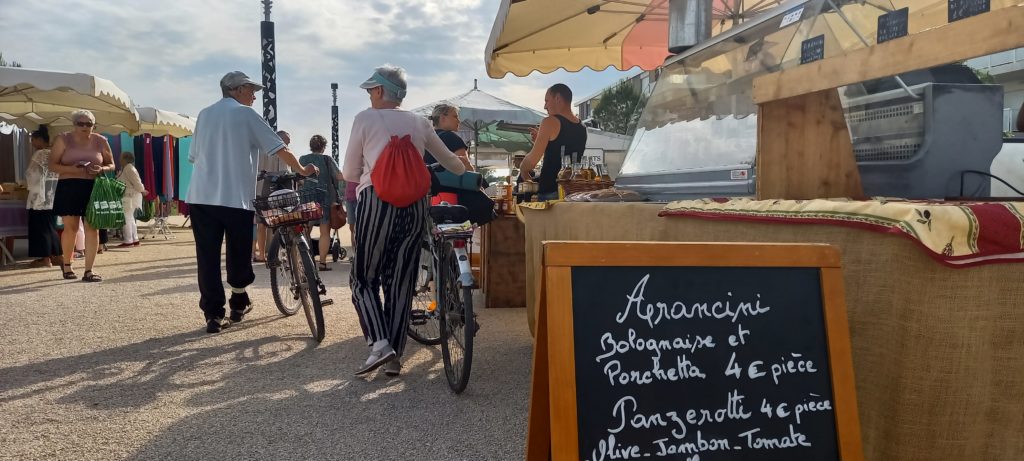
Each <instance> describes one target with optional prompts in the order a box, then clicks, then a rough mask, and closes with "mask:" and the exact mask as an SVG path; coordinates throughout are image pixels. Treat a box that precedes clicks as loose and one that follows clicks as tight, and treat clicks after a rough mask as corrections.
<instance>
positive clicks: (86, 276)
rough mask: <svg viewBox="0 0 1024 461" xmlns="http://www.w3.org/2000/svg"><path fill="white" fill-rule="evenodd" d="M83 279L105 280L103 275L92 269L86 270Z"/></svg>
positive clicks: (84, 280)
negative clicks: (95, 272)
mask: <svg viewBox="0 0 1024 461" xmlns="http://www.w3.org/2000/svg"><path fill="white" fill-rule="evenodd" d="M82 281H83V282H102V281H103V277H100V276H98V275H96V274H94V273H93V272H92V271H85V273H84V274H82Z"/></svg>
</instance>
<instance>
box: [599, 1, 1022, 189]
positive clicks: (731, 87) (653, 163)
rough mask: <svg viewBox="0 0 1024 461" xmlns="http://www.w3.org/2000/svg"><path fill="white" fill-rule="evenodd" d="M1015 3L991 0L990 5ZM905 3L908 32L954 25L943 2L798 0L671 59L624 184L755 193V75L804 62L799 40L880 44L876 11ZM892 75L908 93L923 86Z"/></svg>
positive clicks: (844, 49) (837, 45)
mask: <svg viewBox="0 0 1024 461" xmlns="http://www.w3.org/2000/svg"><path fill="white" fill-rule="evenodd" d="M1013 4H1015V2H1014V1H1010V0H992V2H991V8H992V9H993V10H995V9H998V8H1002V7H1006V6H1011V5H1013ZM904 7H906V8H909V14H908V20H907V31H908V33H909V34H914V33H916V32H920V31H922V30H925V29H929V28H933V27H937V26H941V25H944V24H946V23H947V1H946V0H938V1H936V0H917V1H878V0H869V1H862V2H841V1H832V0H794V1H790V2H785V3H783V4H782V5H780V6H779V7H777V8H774V9H772V10H769V11H766V12H764V13H763V14H761V15H759V16H757V17H755V18H752V19H750V20H748V21H747V22H745V23H742V24H740V25H738V26H735V27H733V28H731V29H728V30H726V31H724V32H722V33H720V34H719V35H717V36H715V37H712V38H711V39H710V40H708V41H707V42H705V43H703V44H701V45H698V46H696V47H694V48H692V49H690V50H688V51H687V52H685V53H683V54H680V55H677V56H674V57H672V58H669V59H668V60H667V61H666V63H665V65H664V66H663V67H662V69H661V72H660V75H659V77H658V80H657V83H656V84H655V87H654V91H653V92H652V94H651V96H650V98H649V99H648V101H647V105H646V106H645V107H644V109H643V112H642V114H641V116H640V119H639V122H638V126H637V130H636V133H635V135H634V137H633V140H632V144H631V146H630V149H629V153H628V155H627V156H626V159H625V161H624V163H623V166H622V171H621V173H620V176H619V178H618V185H619V186H621V187H624V188H629V189H633V190H636V191H638V192H641V193H643V194H645V195H647V196H648V197H650V198H651V199H653V200H675V199H685V198H699V197H715V196H749V195H753V194H754V193H755V189H754V185H755V179H756V165H755V163H756V162H755V158H756V150H757V136H758V124H757V105H756V104H755V103H754V101H753V99H752V98H751V95H752V91H753V82H754V79H755V78H757V77H759V76H762V75H765V74H768V73H771V72H776V71H779V70H783V69H787V68H791V67H795V66H798V65H800V61H801V46H802V44H803V42H804V41H805V40H808V39H810V38H814V37H819V36H822V38H823V40H824V47H823V58H826V59H827V58H829V57H833V56H839V55H843V54H845V53H848V52H850V51H852V50H856V49H859V48H864V47H866V46H871V45H874V43H875V38H876V28H877V23H878V17H879V16H880V15H882V14H885V13H889V12H892V11H895V10H899V9H901V8H904ZM890 80H891V81H892V83H893V85H894V86H895V87H896V88H898V89H901V90H902V91H906V92H908V93H907V94H908V95H910V96H911V97H918V98H919V97H921V95H922V94H923V91H922V90H921V89H920V88H917V89H916V90H915V89H911V88H909V87H908V86H907V85H906V84H905V83H904V82H903V81H902V80H897V78H895V77H894V78H890ZM866 83H867V82H865V84H866ZM950 83H975V82H960V81H956V82H950ZM872 84H875V85H877V82H876V83H872ZM872 91H873V90H872V89H871V88H865V87H864V84H857V85H852V86H850V87H845V88H841V89H840V92H839V94H840V96H841V97H842V98H843V101H844V106H845V105H846V102H847V100H848V96H849V97H860V96H864V95H865V94H869V93H871V92H872ZM796 129H799V128H796ZM762 135H763V136H771V135H772V134H771V133H762Z"/></svg>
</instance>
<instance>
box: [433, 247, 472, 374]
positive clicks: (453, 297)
mask: <svg viewBox="0 0 1024 461" xmlns="http://www.w3.org/2000/svg"><path fill="white" fill-rule="evenodd" d="M438 277H439V279H438V286H439V293H438V295H439V296H438V298H440V311H441V318H440V320H441V338H442V341H441V358H442V359H443V360H444V373H445V375H446V376H447V377H448V387H449V388H451V390H452V392H454V393H456V394H461V393H462V391H464V390H466V385H467V384H469V372H470V370H471V368H472V365H473V335H474V333H475V330H476V321H475V319H474V317H473V290H472V289H471V288H469V287H464V286H462V284H461V283H459V261H458V257H457V255H456V254H455V248H454V247H453V246H452V242H444V247H443V248H442V250H441V261H440V264H439V267H438Z"/></svg>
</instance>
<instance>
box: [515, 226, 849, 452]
mask: <svg viewBox="0 0 1024 461" xmlns="http://www.w3.org/2000/svg"><path fill="white" fill-rule="evenodd" d="M543 266H544V274H545V275H544V279H543V280H544V281H543V284H542V285H541V298H542V299H543V301H542V304H541V305H540V306H539V307H538V312H537V314H538V324H537V335H536V342H535V344H534V361H533V368H534V369H533V379H532V388H531V397H530V420H529V421H530V422H529V427H528V430H527V460H528V461H535V460H540V461H548V460H553V461H610V460H622V459H649V460H666V461H667V460H686V461H726V460H728V461H736V460H744V461H863V460H864V456H863V450H862V447H861V439H860V424H859V421H858V417H857V404H856V389H855V386H854V376H853V363H852V356H851V350H850V340H849V326H848V324H847V316H846V308H845V300H844V296H845V295H844V294H843V288H842V269H841V267H840V261H839V251H838V250H837V249H836V248H835V247H831V246H828V245H814V244H807V245H804V244H753V243H750V244H747V243H742V244H729V243H717V244H705V243H675V242H673V243H668V242H545V243H544V261H543Z"/></svg>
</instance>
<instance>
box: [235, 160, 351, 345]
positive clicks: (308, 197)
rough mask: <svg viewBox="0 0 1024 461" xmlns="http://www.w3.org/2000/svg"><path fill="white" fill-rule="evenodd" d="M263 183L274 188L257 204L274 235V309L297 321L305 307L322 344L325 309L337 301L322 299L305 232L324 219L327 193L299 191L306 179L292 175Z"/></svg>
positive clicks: (270, 256)
mask: <svg viewBox="0 0 1024 461" xmlns="http://www.w3.org/2000/svg"><path fill="white" fill-rule="evenodd" d="M259 179H262V180H265V181H269V182H270V191H271V192H270V194H269V195H267V196H265V197H264V196H261V197H257V198H256V199H255V200H253V202H252V204H253V208H255V209H256V211H257V216H258V217H259V219H260V220H261V221H262V222H263V223H264V224H265V225H266V226H267V227H268V228H270V229H273V231H274V234H273V236H272V237H271V239H270V242H269V243H268V245H267V268H269V269H270V289H271V292H272V293H273V296H274V304H275V305H277V310H279V311H281V313H282V314H284V315H286V316H292V315H295V313H296V312H298V310H299V307H300V306H301V307H302V309H303V311H304V312H305V314H306V321H307V322H308V323H309V330H310V332H311V333H312V334H313V339H314V340H316V341H317V342H321V341H323V339H324V311H323V306H329V305H331V304H333V301H332V300H331V299H321V296H325V295H326V294H327V289H326V287H325V286H324V284H323V281H322V280H321V279H320V272H319V271H318V270H317V267H316V264H314V262H313V256H312V253H311V252H310V246H309V241H308V240H307V239H306V231H307V223H308V222H309V221H315V220H318V219H321V218H322V217H323V215H324V210H323V209H322V208H321V207H320V201H321V198H322V197H323V195H324V193H325V191H324V190H323V189H297V188H296V185H297V184H298V182H299V180H301V179H302V177H301V176H299V175H297V174H293V173H286V174H281V175H270V174H268V173H267V172H266V171H260V173H259ZM299 268H301V270H300V269H299ZM285 287H287V289H286V288H285Z"/></svg>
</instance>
